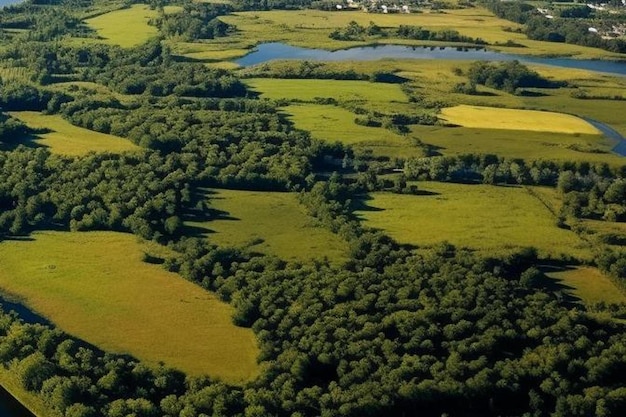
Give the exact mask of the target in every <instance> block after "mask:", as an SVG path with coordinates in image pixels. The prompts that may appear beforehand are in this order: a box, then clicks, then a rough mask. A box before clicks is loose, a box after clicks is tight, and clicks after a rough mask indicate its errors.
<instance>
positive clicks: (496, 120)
mask: <svg viewBox="0 0 626 417" xmlns="http://www.w3.org/2000/svg"><path fill="white" fill-rule="evenodd" d="M441 118H442V119H443V120H445V121H446V122H448V123H452V124H455V125H459V126H463V127H471V128H479V129H481V128H482V129H505V130H525V131H534V132H556V133H568V134H586V135H599V134H600V132H599V131H598V130H597V129H596V128H595V127H593V126H592V125H590V124H589V123H587V122H586V121H584V120H582V119H580V118H578V117H575V116H571V115H569V114H562V113H554V112H545V111H536V110H518V109H502V108H496V107H483V106H467V105H464V104H463V105H459V106H454V107H448V108H444V109H441Z"/></svg>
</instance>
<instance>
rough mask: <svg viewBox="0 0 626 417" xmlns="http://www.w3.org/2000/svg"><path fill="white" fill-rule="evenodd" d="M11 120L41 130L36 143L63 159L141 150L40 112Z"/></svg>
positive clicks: (16, 116)
mask: <svg viewBox="0 0 626 417" xmlns="http://www.w3.org/2000/svg"><path fill="white" fill-rule="evenodd" d="M10 114H11V116H13V117H15V118H16V119H19V120H21V121H22V122H24V123H25V124H26V125H27V126H28V127H30V128H32V129H37V130H41V131H42V132H44V133H38V134H36V135H35V137H34V138H33V139H32V141H33V142H34V143H35V144H36V145H39V146H45V147H48V148H50V151H51V152H53V153H58V154H61V155H71V156H75V155H85V154H87V153H89V152H115V153H117V152H125V151H137V150H139V149H141V148H139V147H138V146H137V145H135V144H133V143H132V142H131V141H130V140H128V139H124V138H121V137H119V136H113V135H108V134H105V133H100V132H95V131H93V130H89V129H84V128H82V127H78V126H74V125H73V124H71V123H70V122H68V121H67V120H65V119H63V118H62V117H61V116H59V115H46V114H42V113H39V112H30V111H22V112H11V113H10Z"/></svg>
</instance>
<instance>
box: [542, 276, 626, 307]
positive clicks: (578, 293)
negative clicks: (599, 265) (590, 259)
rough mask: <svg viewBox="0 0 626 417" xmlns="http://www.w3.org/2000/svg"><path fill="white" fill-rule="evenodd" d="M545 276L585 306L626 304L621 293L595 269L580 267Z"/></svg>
mask: <svg viewBox="0 0 626 417" xmlns="http://www.w3.org/2000/svg"><path fill="white" fill-rule="evenodd" d="M547 275H548V276H549V277H550V278H553V279H555V280H557V282H558V283H559V284H560V285H564V286H565V287H566V288H565V289H566V290H567V289H568V288H569V291H568V292H569V293H570V294H571V295H573V296H575V297H578V298H580V299H581V300H582V301H583V302H584V303H585V304H587V305H592V304H595V303H599V302H605V303H626V296H625V295H624V293H623V291H621V290H620V289H619V288H617V287H616V286H615V284H613V282H612V281H611V280H610V279H609V278H608V277H607V276H605V275H604V274H602V273H601V272H600V271H599V270H598V269H596V268H591V267H587V266H580V267H573V268H571V269H566V270H563V271H555V272H549V273H548V274H547Z"/></svg>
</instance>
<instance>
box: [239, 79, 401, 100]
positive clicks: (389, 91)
mask: <svg viewBox="0 0 626 417" xmlns="http://www.w3.org/2000/svg"><path fill="white" fill-rule="evenodd" d="M245 83H246V84H247V85H248V86H250V87H251V88H252V89H253V90H254V91H256V92H258V93H261V97H262V98H269V99H287V100H302V101H312V100H313V99H315V98H333V99H335V100H337V101H367V102H372V101H374V102H385V103H389V102H400V103H406V102H408V97H407V96H406V95H405V94H404V93H403V92H402V89H401V88H400V86H399V85H398V84H385V83H372V82H369V81H345V80H308V79H304V80H288V79H287V80H286V79H273V78H251V79H246V80H245Z"/></svg>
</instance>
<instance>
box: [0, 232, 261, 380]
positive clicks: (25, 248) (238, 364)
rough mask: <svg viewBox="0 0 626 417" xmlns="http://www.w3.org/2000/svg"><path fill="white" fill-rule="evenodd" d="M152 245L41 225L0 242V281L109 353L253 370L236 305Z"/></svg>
mask: <svg viewBox="0 0 626 417" xmlns="http://www.w3.org/2000/svg"><path fill="white" fill-rule="evenodd" d="M145 252H148V253H151V254H153V256H154V254H156V255H162V250H160V249H158V248H157V247H150V246H145V245H144V244H141V243H138V242H137V238H136V237H134V236H132V235H128V234H120V233H111V232H91V233H62V232H41V233H36V234H34V235H33V238H32V240H25V241H19V240H14V241H5V242H2V243H0V253H1V255H2V259H3V262H2V266H1V267H0V286H2V289H3V291H4V292H5V293H7V294H9V295H10V296H13V297H16V298H17V299H19V300H21V301H23V302H24V303H25V304H26V305H27V306H28V307H30V308H32V309H33V310H35V311H37V312H39V313H40V314H42V315H44V316H45V317H47V318H49V319H50V320H51V321H52V322H54V323H55V324H56V325H58V326H59V327H60V328H61V329H63V330H64V331H66V332H68V333H70V334H73V335H75V336H77V337H80V338H82V339H84V340H86V341H88V342H90V343H93V344H95V345H97V346H99V347H101V348H102V349H106V350H109V351H111V352H119V353H128V354H132V355H135V356H136V357H138V358H140V359H142V360H144V361H146V362H148V363H151V364H152V365H156V364H158V363H159V362H161V361H162V362H164V363H166V364H167V365H168V366H172V367H175V368H178V369H181V370H183V371H185V372H188V373H190V374H193V375H202V374H207V375H212V376H214V377H219V378H223V379H224V380H227V381H229V382H241V381H244V380H247V379H249V378H251V377H253V376H254V375H256V373H257V372H258V370H257V367H256V363H255V360H256V355H257V348H256V344H255V341H254V336H253V335H252V333H251V332H250V331H249V330H246V329H242V328H238V327H235V326H234V325H233V324H232V322H231V315H232V308H231V307H230V306H229V305H228V304H225V303H223V302H220V301H219V300H217V298H216V297H215V296H214V295H212V294H209V293H207V292H206V291H203V290H202V289H200V288H199V287H197V286H195V285H193V284H192V283H189V282H186V281H185V280H183V279H182V278H180V277H179V276H177V275H175V274H172V273H169V272H166V271H165V270H164V269H163V268H162V267H160V266H158V265H150V264H147V263H145V262H142V256H143V253H145Z"/></svg>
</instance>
